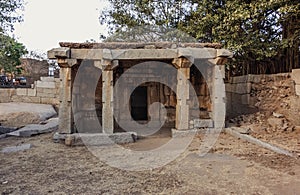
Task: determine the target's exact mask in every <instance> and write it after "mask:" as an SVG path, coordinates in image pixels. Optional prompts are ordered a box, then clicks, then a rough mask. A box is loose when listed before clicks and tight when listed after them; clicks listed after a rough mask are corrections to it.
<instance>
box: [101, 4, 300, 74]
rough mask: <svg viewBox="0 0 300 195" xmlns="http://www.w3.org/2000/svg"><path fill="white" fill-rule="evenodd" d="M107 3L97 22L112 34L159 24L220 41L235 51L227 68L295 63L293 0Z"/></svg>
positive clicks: (240, 70)
mask: <svg viewBox="0 0 300 195" xmlns="http://www.w3.org/2000/svg"><path fill="white" fill-rule="evenodd" d="M109 2H110V4H111V5H110V7H109V8H107V9H106V10H104V11H103V12H102V13H101V16H100V22H101V23H102V24H104V23H105V24H106V25H107V26H108V28H109V32H110V34H114V36H115V34H117V36H119V37H121V38H122V35H124V34H125V35H126V32H127V35H132V34H133V33H132V32H131V29H132V28H133V27H136V26H142V25H146V26H147V25H159V26H162V27H164V28H176V29H178V30H180V31H183V32H185V33H187V34H189V35H190V36H193V37H195V38H196V39H195V40H197V41H199V42H220V43H222V44H223V45H224V47H226V48H229V49H231V50H232V51H233V52H234V53H235V59H236V61H234V62H233V64H232V67H234V68H235V70H234V71H235V72H236V73H237V74H247V73H268V72H269V73H272V72H276V70H279V71H290V70H291V68H296V67H299V66H300V65H299V31H300V30H299V25H300V20H299V19H300V9H299V8H300V7H299V5H300V3H299V1H298V0H255V1H254V0H214V1H211V0H160V1H159V0H109ZM108 40H109V39H108ZM113 40H118V39H113ZM142 40H143V39H142ZM145 40H147V39H144V41H145Z"/></svg>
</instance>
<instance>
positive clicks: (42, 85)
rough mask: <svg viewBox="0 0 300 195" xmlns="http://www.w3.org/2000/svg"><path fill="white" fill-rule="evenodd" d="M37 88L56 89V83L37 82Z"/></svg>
mask: <svg viewBox="0 0 300 195" xmlns="http://www.w3.org/2000/svg"><path fill="white" fill-rule="evenodd" d="M36 86H37V87H39V88H51V89H55V82H44V81H37V84H36Z"/></svg>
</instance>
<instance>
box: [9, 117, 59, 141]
mask: <svg viewBox="0 0 300 195" xmlns="http://www.w3.org/2000/svg"><path fill="white" fill-rule="evenodd" d="M56 129H58V118H52V119H49V120H48V121H46V122H45V124H31V125H27V126H25V127H23V128H21V129H19V130H17V131H14V132H11V133H8V134H7V135H8V136H17V137H30V136H33V135H38V134H43V133H49V132H52V131H54V130H56Z"/></svg>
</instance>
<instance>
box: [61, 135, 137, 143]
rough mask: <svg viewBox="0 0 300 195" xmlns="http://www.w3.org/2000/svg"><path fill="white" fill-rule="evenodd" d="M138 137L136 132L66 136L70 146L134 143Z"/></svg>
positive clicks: (66, 141)
mask: <svg viewBox="0 0 300 195" xmlns="http://www.w3.org/2000/svg"><path fill="white" fill-rule="evenodd" d="M136 139H137V134H136V133H135V132H126V133H115V134H110V135H108V134H78V133H76V134H70V135H66V137H65V144H66V145H68V146H101V145H112V144H126V143H133V142H135V141H136Z"/></svg>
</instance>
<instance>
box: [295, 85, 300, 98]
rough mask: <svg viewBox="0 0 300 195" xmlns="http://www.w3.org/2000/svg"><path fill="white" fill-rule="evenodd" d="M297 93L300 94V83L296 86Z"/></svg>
mask: <svg viewBox="0 0 300 195" xmlns="http://www.w3.org/2000/svg"><path fill="white" fill-rule="evenodd" d="M295 90H296V95H298V96H300V85H296V86H295Z"/></svg>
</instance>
